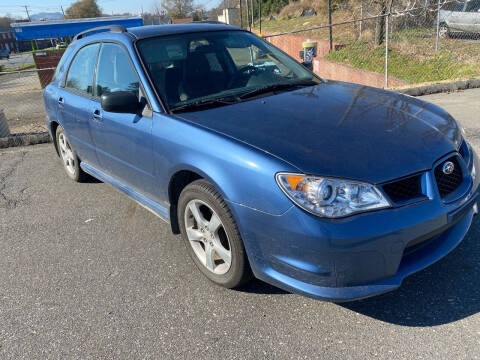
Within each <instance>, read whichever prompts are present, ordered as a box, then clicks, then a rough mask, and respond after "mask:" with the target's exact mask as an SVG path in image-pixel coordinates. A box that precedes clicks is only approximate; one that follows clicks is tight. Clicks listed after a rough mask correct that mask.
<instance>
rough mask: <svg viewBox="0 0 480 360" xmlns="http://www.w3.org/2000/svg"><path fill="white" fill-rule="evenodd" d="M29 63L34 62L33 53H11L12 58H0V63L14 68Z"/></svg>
mask: <svg viewBox="0 0 480 360" xmlns="http://www.w3.org/2000/svg"><path fill="white" fill-rule="evenodd" d="M27 64H33V56H32V54H31V53H22V54H10V59H0V65H2V66H4V67H5V68H14V67H18V66H22V65H27Z"/></svg>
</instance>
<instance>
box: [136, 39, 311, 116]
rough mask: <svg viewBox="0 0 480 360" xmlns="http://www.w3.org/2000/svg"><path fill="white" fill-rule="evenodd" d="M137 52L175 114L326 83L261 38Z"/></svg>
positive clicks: (177, 43)
mask: <svg viewBox="0 0 480 360" xmlns="http://www.w3.org/2000/svg"><path fill="white" fill-rule="evenodd" d="M137 48H138V50H139V53H140V55H141V58H142V60H143V62H144V65H145V67H146V69H147V71H148V72H149V74H150V77H151V79H152V81H153V84H154V86H155V87H156V89H157V92H158V94H159V95H160V96H161V98H162V100H163V101H164V103H166V104H167V105H168V108H169V109H170V110H171V111H175V110H183V109H187V108H188V109H191V108H192V107H195V106H202V105H205V104H213V105H214V106H220V105H225V104H230V103H232V102H236V101H243V100H244V99H246V98H248V97H251V96H260V95H261V94H266V93H271V92H273V91H275V90H278V91H280V90H282V91H286V90H288V89H290V88H295V87H296V86H310V85H314V84H316V83H318V82H320V80H319V79H318V78H317V77H315V76H314V75H313V74H312V73H311V72H309V71H308V70H306V69H305V68H304V67H303V66H301V65H300V64H298V63H297V62H296V61H295V60H293V59H291V58H290V57H288V56H287V55H285V54H283V53H282V52H281V51H279V50H278V49H276V48H275V47H273V46H271V45H270V44H268V43H266V42H265V41H263V40H262V39H260V38H259V37H258V36H255V35H253V34H251V33H248V32H245V31H214V32H197V33H190V34H180V35H171V36H159V37H153V38H148V39H144V40H140V41H139V42H138V43H137Z"/></svg>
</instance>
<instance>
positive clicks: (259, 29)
mask: <svg viewBox="0 0 480 360" xmlns="http://www.w3.org/2000/svg"><path fill="white" fill-rule="evenodd" d="M258 31H259V33H260V34H261V33H262V0H258Z"/></svg>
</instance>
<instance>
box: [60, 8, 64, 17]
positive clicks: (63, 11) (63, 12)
mask: <svg viewBox="0 0 480 360" xmlns="http://www.w3.org/2000/svg"><path fill="white" fill-rule="evenodd" d="M60 9H62V14H63V17H65V11H63V6H62V5H60Z"/></svg>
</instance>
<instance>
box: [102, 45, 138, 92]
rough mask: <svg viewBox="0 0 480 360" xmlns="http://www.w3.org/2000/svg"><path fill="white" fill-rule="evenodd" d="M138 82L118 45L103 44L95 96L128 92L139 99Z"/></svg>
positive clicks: (128, 59) (124, 52)
mask: <svg viewBox="0 0 480 360" xmlns="http://www.w3.org/2000/svg"><path fill="white" fill-rule="evenodd" d="M139 89H140V82H139V79H138V76H137V73H136V72H135V70H134V69H133V66H132V64H131V62H130V58H129V56H128V54H127V52H126V51H125V49H124V48H123V47H122V46H121V45H118V44H113V43H104V44H102V47H101V49H100V55H99V58H98V66H97V78H96V79H95V92H96V93H95V95H96V96H102V95H103V94H108V93H111V92H115V91H130V92H133V93H134V94H135V95H136V96H137V97H139Z"/></svg>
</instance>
